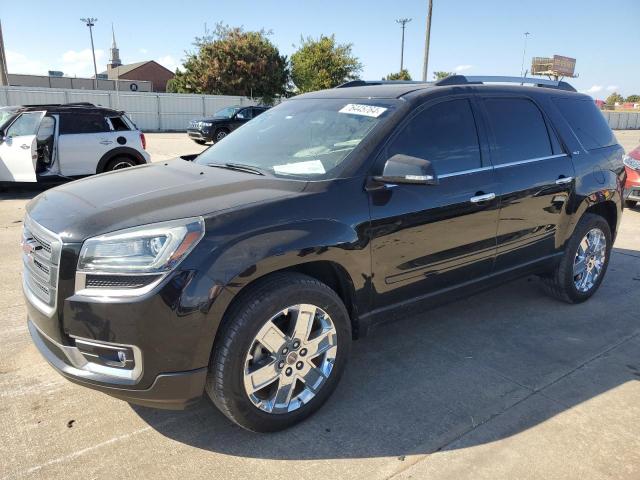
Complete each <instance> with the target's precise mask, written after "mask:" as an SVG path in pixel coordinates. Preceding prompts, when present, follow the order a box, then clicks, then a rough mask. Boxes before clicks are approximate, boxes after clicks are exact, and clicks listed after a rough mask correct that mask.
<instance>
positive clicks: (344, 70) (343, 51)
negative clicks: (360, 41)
mask: <svg viewBox="0 0 640 480" xmlns="http://www.w3.org/2000/svg"><path fill="white" fill-rule="evenodd" d="M351 46H352V45H351V44H350V43H345V44H338V43H336V39H335V36H334V35H331V36H330V37H327V36H325V35H321V36H320V38H318V39H317V40H316V39H313V38H311V37H307V38H304V37H303V38H301V45H300V47H299V48H298V50H297V51H296V52H295V53H294V54H293V55H291V79H292V81H293V84H294V85H295V87H296V89H297V90H298V91H299V92H300V93H304V92H312V91H314V90H323V89H325V88H333V87H335V86H337V85H340V84H341V83H344V82H346V81H348V80H355V79H357V78H358V73H360V71H361V70H362V64H361V63H360V62H359V61H358V59H357V58H356V57H355V56H353V54H352V53H351Z"/></svg>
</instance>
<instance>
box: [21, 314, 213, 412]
mask: <svg viewBox="0 0 640 480" xmlns="http://www.w3.org/2000/svg"><path fill="white" fill-rule="evenodd" d="M27 323H28V327H29V333H30V334H31V338H32V340H33V343H34V344H35V346H36V347H37V348H38V350H39V351H40V353H41V354H42V356H43V357H44V358H45V360H47V362H49V364H50V365H51V366H52V367H53V368H54V369H55V370H56V371H57V372H58V373H60V374H61V375H62V376H64V377H65V378H67V379H68V380H70V381H72V382H74V383H77V384H80V385H82V386H85V387H89V388H92V389H95V390H98V391H101V392H103V393H106V394H108V395H111V396H113V397H116V398H119V399H121V400H125V401H127V402H129V403H134V404H137V405H143V406H147V407H155V408H164V409H170V410H181V409H184V408H187V407H189V406H190V405H192V404H194V403H196V402H198V400H199V399H200V398H201V397H202V392H203V391H204V384H205V381H206V378H207V369H206V368H199V369H196V370H190V371H186V372H172V373H164V374H160V375H157V376H156V378H155V380H154V381H153V383H152V384H151V386H150V387H149V388H146V389H142V390H141V389H134V388H127V386H132V385H133V384H134V381H133V380H127V379H126V378H118V377H113V376H111V375H109V374H108V373H107V372H105V371H104V370H103V371H100V369H95V368H91V367H90V366H88V365H87V364H86V360H83V357H82V354H81V353H80V352H79V351H78V349H77V348H75V347H73V346H68V345H62V344H60V343H58V342H56V341H55V340H53V339H52V338H50V337H48V336H47V335H46V334H45V333H43V332H42V331H41V330H40V329H38V327H37V326H36V325H35V324H34V323H33V322H32V321H31V320H28V321H27ZM137 361H138V362H139V364H138V365H137V366H138V367H139V368H142V358H141V357H140V358H139V359H137Z"/></svg>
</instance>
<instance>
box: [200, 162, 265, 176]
mask: <svg viewBox="0 0 640 480" xmlns="http://www.w3.org/2000/svg"><path fill="white" fill-rule="evenodd" d="M208 166H209V167H216V168H226V169H228V170H236V171H238V172H245V173H252V174H253V175H264V172H263V171H262V170H261V169H259V168H258V167H254V166H253V165H245V164H243V163H209V164H208Z"/></svg>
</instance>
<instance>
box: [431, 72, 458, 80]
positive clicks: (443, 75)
mask: <svg viewBox="0 0 640 480" xmlns="http://www.w3.org/2000/svg"><path fill="white" fill-rule="evenodd" d="M451 75H455V73H453V72H433V79H434V80H436V81H438V80H442V79H443V78H447V77H450V76H451Z"/></svg>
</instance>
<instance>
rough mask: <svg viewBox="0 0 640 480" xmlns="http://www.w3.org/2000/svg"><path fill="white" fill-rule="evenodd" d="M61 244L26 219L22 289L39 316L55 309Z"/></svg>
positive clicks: (57, 239)
mask: <svg viewBox="0 0 640 480" xmlns="http://www.w3.org/2000/svg"><path fill="white" fill-rule="evenodd" d="M61 247H62V243H61V242H60V240H59V238H58V237H57V236H56V235H55V234H54V233H52V232H50V231H48V230H47V229H45V228H43V227H41V226H40V225H38V224H37V223H35V222H34V221H33V220H31V219H30V218H29V217H28V216H27V217H25V221H24V230H23V231H22V263H23V264H24V268H23V271H22V275H23V287H24V291H25V294H26V296H27V298H28V299H29V301H30V302H31V303H32V304H33V305H34V306H35V307H36V308H37V309H38V310H40V311H41V312H42V313H45V314H46V315H49V316H50V315H52V314H53V313H54V312H55V309H56V299H57V291H58V266H59V264H60V251H61Z"/></svg>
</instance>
